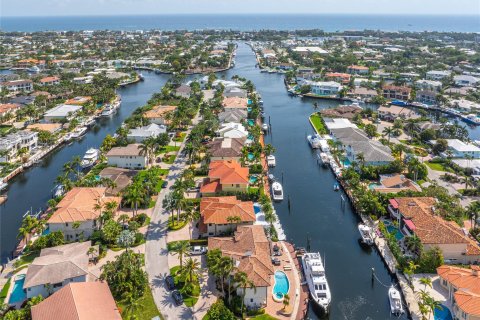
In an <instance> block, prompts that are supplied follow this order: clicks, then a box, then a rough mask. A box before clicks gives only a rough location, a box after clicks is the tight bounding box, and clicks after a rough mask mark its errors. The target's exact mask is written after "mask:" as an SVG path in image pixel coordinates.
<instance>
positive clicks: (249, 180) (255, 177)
mask: <svg viewBox="0 0 480 320" xmlns="http://www.w3.org/2000/svg"><path fill="white" fill-rule="evenodd" d="M257 180H258V177H257V176H251V177H250V179H248V182H249V183H255V182H257Z"/></svg>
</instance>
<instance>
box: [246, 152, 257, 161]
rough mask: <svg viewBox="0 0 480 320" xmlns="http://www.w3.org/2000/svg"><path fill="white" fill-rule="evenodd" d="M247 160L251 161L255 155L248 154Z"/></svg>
mask: <svg viewBox="0 0 480 320" xmlns="http://www.w3.org/2000/svg"><path fill="white" fill-rule="evenodd" d="M247 158H248V160H250V161H251V160H253V158H255V155H254V154H253V153H249V154H248V156H247Z"/></svg>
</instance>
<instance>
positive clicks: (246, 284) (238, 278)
mask: <svg viewBox="0 0 480 320" xmlns="http://www.w3.org/2000/svg"><path fill="white" fill-rule="evenodd" d="M234 281H235V283H236V284H237V288H242V306H241V308H240V311H241V312H242V318H243V304H244V302H245V295H246V294H247V288H252V289H253V290H254V291H255V293H256V292H257V287H255V284H254V283H253V281H252V280H250V279H249V278H248V276H247V274H246V273H245V272H242V271H239V272H237V273H236V274H235V276H234Z"/></svg>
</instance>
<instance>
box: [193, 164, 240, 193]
mask: <svg viewBox="0 0 480 320" xmlns="http://www.w3.org/2000/svg"><path fill="white" fill-rule="evenodd" d="M248 175H249V170H248V168H244V167H242V166H241V165H240V163H238V162H237V161H235V160H217V161H212V162H210V165H209V171H208V177H207V178H205V179H204V181H203V183H202V185H201V187H200V193H201V194H202V196H213V195H215V194H218V193H221V192H234V193H236V192H242V193H244V192H247V189H248V183H249V177H248Z"/></svg>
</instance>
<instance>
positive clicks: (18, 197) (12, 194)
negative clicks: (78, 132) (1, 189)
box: [0, 72, 168, 261]
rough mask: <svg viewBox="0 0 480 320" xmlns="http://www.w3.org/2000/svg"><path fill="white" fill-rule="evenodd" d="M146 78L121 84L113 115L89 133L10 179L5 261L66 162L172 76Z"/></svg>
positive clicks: (2, 231)
mask: <svg viewBox="0 0 480 320" xmlns="http://www.w3.org/2000/svg"><path fill="white" fill-rule="evenodd" d="M143 74H144V76H145V81H143V82H139V83H138V84H133V85H130V86H127V87H123V88H119V89H118V93H119V94H120V96H121V97H122V104H121V107H120V108H119V110H118V112H117V113H116V114H115V115H113V116H112V117H110V118H101V119H99V120H97V124H96V125H95V126H94V127H93V128H92V129H91V130H89V131H88V133H87V134H86V135H85V137H84V138H83V139H82V140H80V141H76V142H74V143H73V144H71V145H68V146H64V147H60V148H58V149H56V150H55V151H54V152H52V153H50V154H49V155H48V156H47V157H45V158H44V159H43V161H42V162H41V163H40V164H39V165H37V166H34V167H31V168H30V169H28V170H26V171H25V172H24V173H22V174H19V175H17V176H16V177H15V178H13V179H12V180H10V181H9V187H8V190H7V195H8V200H7V202H6V203H5V204H4V205H2V206H0V252H1V258H2V261H5V259H7V257H9V255H10V253H11V251H12V250H13V249H14V248H15V246H16V244H17V238H16V237H17V231H18V228H19V227H20V225H21V222H22V216H23V215H24V214H25V212H27V211H28V210H31V209H33V211H34V212H36V211H37V210H38V209H39V208H45V207H46V204H47V201H48V200H49V199H50V198H51V197H52V188H53V187H54V185H55V179H56V177H57V176H58V175H59V174H60V173H61V171H62V167H63V164H64V163H66V162H67V161H70V160H71V159H72V157H74V156H77V155H78V156H80V157H83V155H84V154H85V151H87V149H89V148H91V147H96V148H98V147H99V146H100V144H101V143H102V141H103V139H104V138H105V136H106V135H107V134H111V135H113V134H114V133H115V131H116V129H117V128H118V127H119V126H120V125H121V124H122V122H123V121H124V120H125V119H126V118H127V117H128V116H130V114H131V113H132V112H133V111H134V110H135V109H136V108H138V107H140V106H142V105H144V104H145V103H146V102H147V101H148V99H150V97H151V96H152V94H153V93H155V92H158V91H160V89H161V88H162V87H163V85H164V84H165V82H166V81H167V80H168V76H167V75H158V74H155V73H153V72H144V73H143Z"/></svg>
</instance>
